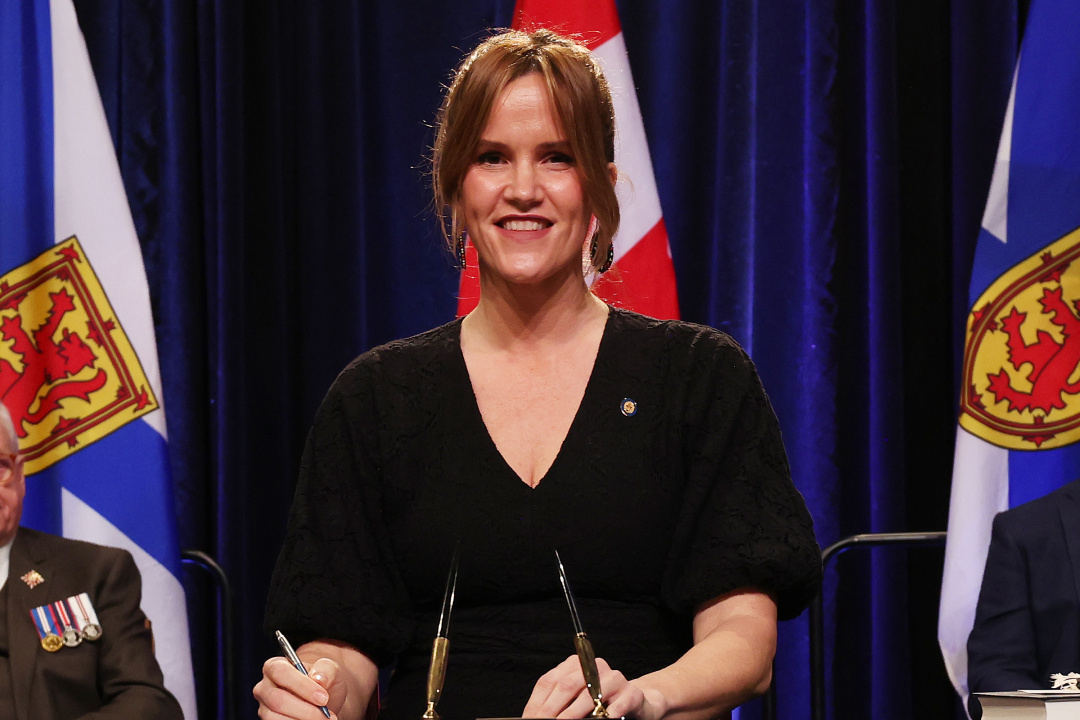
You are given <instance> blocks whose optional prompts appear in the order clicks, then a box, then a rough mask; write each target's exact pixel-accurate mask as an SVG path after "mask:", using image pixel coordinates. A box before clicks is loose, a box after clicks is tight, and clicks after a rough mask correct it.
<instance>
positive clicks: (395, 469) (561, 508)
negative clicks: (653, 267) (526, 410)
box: [266, 309, 821, 720]
mask: <svg viewBox="0 0 1080 720" xmlns="http://www.w3.org/2000/svg"><path fill="white" fill-rule="evenodd" d="M460 329H461V323H460V321H456V322H453V323H450V324H449V325H446V326H443V327H440V328H437V329H435V330H432V331H429V332H427V333H424V334H422V335H419V336H417V337H414V338H410V339H407V340H401V341H397V342H393V343H390V344H388V345H384V346H382V347H379V348H375V349H373V350H371V351H369V352H367V353H365V354H364V355H362V356H360V357H359V358H357V359H356V360H355V361H354V362H353V363H352V364H350V365H349V367H347V368H346V369H345V370H344V371H343V372H342V373H341V375H340V376H339V377H338V379H337V380H336V381H335V383H334V385H333V386H332V387H331V388H330V391H329V392H328V394H327V396H326V398H325V400H324V401H323V404H322V407H321V408H320V410H319V413H318V415H317V417H316V419H315V423H314V426H313V427H312V429H311V433H310V436H309V438H308V443H307V447H306V450H305V452H304V458H303V461H302V465H301V469H300V480H299V484H298V486H297V491H296V498H295V501H294V504H293V508H292V514H291V518H290V521H289V533H288V538H287V539H286V541H285V545H284V547H283V549H282V551H281V556H280V557H279V559H278V564H277V569H276V571H275V574H274V579H273V582H272V586H271V589H270V596H269V601H268V605H267V614H266V626H267V628H268V629H272V628H279V629H281V630H282V631H284V632H285V634H286V635H288V636H289V638H290V639H291V640H293V642H294V644H297V645H299V644H300V643H303V642H306V641H308V640H312V639H316V638H320V637H325V638H335V639H338V640H343V641H346V642H349V643H351V644H353V645H355V646H356V647H358V648H359V649H361V650H362V651H363V652H365V653H366V654H368V655H369V656H371V657H372V658H373V659H375V661H376V662H378V663H380V665H383V666H389V665H393V666H394V668H395V669H394V673H393V676H392V678H391V681H390V689H389V693H388V696H387V697H385V698H384V699H383V700H384V704H383V712H382V715H383V716H384V717H389V718H411V719H413V720H415V719H416V718H419V716H420V714H421V713H422V712H423V710H424V707H425V705H424V684H425V678H426V672H427V662H428V656H429V653H430V650H431V642H432V639H433V638H434V636H435V630H436V624H437V616H438V612H439V607H440V604H441V600H442V594H443V588H444V584H445V580H446V574H447V570H448V568H449V565H450V557H451V554H452V551H453V547H454V545H455V543H460V548H461V550H460V558H461V560H460V574H459V579H458V584H457V602H456V604H455V606H454V614H453V618H452V621H451V625H450V633H449V635H450V661H449V669H448V672H447V678H446V684H445V688H444V691H443V696H442V699H441V701H440V703H439V712H440V714H441V715H442V716H443V717H444V718H447V719H448V720H459V719H464V718H475V717H499V716H514V715H519V714H520V713H521V710H522V709H523V707H524V705H525V701H526V700H527V699H528V696H529V693H530V692H531V690H532V686H533V684H534V683H535V681H536V679H537V678H538V677H539V676H540V675H541V674H542V673H544V672H545V671H547V670H548V669H550V668H552V667H554V666H555V665H556V664H558V663H559V662H561V661H562V660H564V659H565V658H566V657H567V656H569V655H572V654H573V652H574V646H573V629H572V626H571V622H570V617H569V614H568V612H567V609H566V606H565V603H564V601H563V598H562V595H561V592H560V589H559V584H558V576H557V571H556V563H555V555H554V550H555V549H558V550H559V553H560V554H561V556H562V558H563V562H564V564H565V566H566V569H567V572H568V574H569V576H570V580H571V583H572V585H573V587H574V590H575V593H576V594H577V596H578V605H579V609H580V611H581V615H582V619H583V622H584V625H585V628H586V630H587V631H588V633H589V635H590V637H591V638H592V641H593V644H594V646H595V648H596V652H597V655H598V656H600V657H604V658H605V659H607V660H608V661H609V662H610V663H611V665H612V666H614V667H616V668H618V669H620V670H622V671H623V672H624V673H625V674H626V676H627V677H631V678H633V677H637V676H640V675H642V674H644V673H647V672H650V671H653V670H656V669H659V668H661V667H664V666H666V665H668V664H670V663H672V662H673V661H675V660H676V659H677V658H678V657H679V656H680V655H681V654H682V653H683V652H685V651H686V649H687V648H688V647H689V646H690V644H691V619H692V616H693V612H694V609H695V608H696V607H697V606H698V605H699V604H700V603H702V602H704V601H707V600H709V599H711V598H714V597H717V596H719V595H722V594H724V593H726V592H728V591H730V590H733V589H736V588H740V587H746V586H755V587H758V588H762V589H765V590H768V591H769V592H771V593H773V594H774V596H775V597H776V599H777V601H778V603H779V609H780V615H781V617H782V618H785V617H792V616H794V615H796V614H798V613H799V612H800V611H801V610H802V608H803V607H804V606H805V604H806V603H807V602H808V601H809V599H810V598H811V597H812V595H813V593H814V592H815V591H816V589H817V586H818V583H819V581H820V572H821V564H820V554H819V550H818V546H817V544H816V542H815V539H814V533H813V528H812V524H811V520H810V516H809V514H808V512H807V510H806V506H805V504H804V503H803V499H802V497H801V496H800V495H799V493H798V492H797V491H796V490H795V488H794V486H793V485H792V483H791V480H790V476H789V472H788V465H787V459H786V457H785V454H784V448H783V444H782V441H781V438H780V431H779V427H778V426H777V422H776V418H775V416H774V414H773V411H772V408H771V406H770V405H769V401H768V399H767V398H766V396H765V393H764V391H763V390H762V388H761V384H760V382H759V380H758V377H757V374H756V372H755V371H754V368H753V365H752V364H751V362H750V360H749V359H748V358H747V356H746V355H745V353H744V352H743V351H742V350H741V348H739V347H738V345H736V344H735V342H734V341H733V340H731V339H730V338H729V337H727V336H726V335H724V334H723V333H720V332H718V331H716V330H713V329H711V328H707V327H703V326H699V325H693V324H690V323H684V322H673V321H657V320H652V319H650V318H646V317H643V316H640V315H636V314H633V313H629V312H626V311H622V310H617V309H613V310H611V312H610V314H609V318H608V321H607V325H606V327H605V330H604V335H603V338H602V340H601V343H600V347H599V350H598V353H597V358H596V364H595V366H594V368H593V372H592V376H591V378H590V380H589V384H588V387H587V388H586V391H585V396H584V398H583V399H582V403H581V406H580V408H579V409H578V413H577V415H576V417H575V419H574V421H573V423H572V425H571V427H570V430H569V433H568V434H567V437H566V439H565V440H564V442H563V445H562V448H561V449H560V451H559V454H558V456H557V457H556V459H555V461H554V463H553V464H552V466H551V468H550V470H549V471H548V472H547V474H546V475H545V476H544V477H543V479H542V480H541V481H540V483H539V484H538V485H537V487H536V488H530V487H528V486H527V485H526V484H524V483H523V482H522V481H521V480H520V479H519V478H518V476H517V475H516V474H515V473H514V472H513V470H511V468H510V467H509V466H508V465H507V464H506V462H505V461H504V460H503V458H502V456H501V455H500V454H499V452H498V450H497V449H496V447H495V445H494V443H493V442H492V440H491V438H490V436H489V435H488V433H487V430H486V428H485V426H484V424H483V420H482V418H481V416H480V411H479V409H478V408H477V405H476V399H475V397H474V395H473V392H472V387H471V385H470V382H469V376H468V372H467V370H466V366H465V361H464V359H463V357H462V354H461V348H460V344H459V337H460Z"/></svg>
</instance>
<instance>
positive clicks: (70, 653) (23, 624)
mask: <svg viewBox="0 0 1080 720" xmlns="http://www.w3.org/2000/svg"><path fill="white" fill-rule="evenodd" d="M32 571H36V572H37V575H39V576H40V577H41V582H39V583H37V584H36V586H35V587H30V585H31V584H33V583H32V582H31V583H28V582H26V581H25V580H23V579H22V578H23V576H24V575H27V573H31V572H32ZM83 592H85V593H88V594H89V596H90V599H91V602H92V603H93V607H94V610H95V611H96V613H97V617H98V621H99V625H100V626H101V637H100V638H99V639H97V640H96V641H93V642H91V641H89V640H84V641H83V642H82V643H80V644H79V645H77V646H75V647H66V646H65V647H61V648H60V649H59V650H57V651H56V652H47V651H46V650H45V649H44V648H43V647H42V643H41V638H40V636H39V634H38V632H37V629H36V627H35V625H34V622H33V619H32V617H31V614H30V611H31V610H32V609H34V608H36V607H38V606H41V605H46V604H49V603H53V602H55V601H57V600H63V599H66V598H68V597H71V596H73V595H78V594H80V593H83ZM141 597H142V582H141V579H140V576H139V571H138V569H137V568H136V566H135V561H134V560H133V559H132V557H131V554H130V553H128V552H127V551H126V550H120V549H116V548H109V547H103V546H100V545H93V544H90V543H85V542H79V541H76V540H67V539H64V538H61V537H56V536H55V535H48V534H45V533H40V532H37V531H35V530H30V529H27V528H19V530H18V531H17V533H16V535H15V541H14V543H13V544H12V546H11V565H10V569H9V572H8V579H7V583H6V584H5V586H4V588H3V590H2V591H0V599H2V602H0V623H2V627H0V667H2V666H3V658H2V655H3V654H4V648H5V647H6V650H7V655H8V668H9V674H8V676H7V677H3V678H0V693H4V694H6V697H0V716H3V717H4V718H5V720H6V718H7V717H8V714H7V713H8V712H13V713H14V718H15V720H69V719H74V718H79V719H80V720H114V719H115V720H128V719H130V718H139V719H140V720H183V713H182V712H181V710H180V705H179V704H178V703H177V701H176V699H175V698H174V697H173V696H172V695H171V694H170V693H169V691H167V690H166V689H165V686H164V685H163V683H162V675H161V669H160V667H159V666H158V663H157V660H156V659H155V658H154V652H153V641H152V637H151V633H150V630H149V628H148V627H147V625H148V623H147V621H146V616H145V615H144V614H143V612H142V610H140V609H139V602H140V599H141Z"/></svg>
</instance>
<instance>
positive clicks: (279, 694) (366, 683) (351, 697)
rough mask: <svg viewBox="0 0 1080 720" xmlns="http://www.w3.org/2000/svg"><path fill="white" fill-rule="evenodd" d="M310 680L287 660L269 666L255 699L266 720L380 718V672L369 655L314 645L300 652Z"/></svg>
mask: <svg viewBox="0 0 1080 720" xmlns="http://www.w3.org/2000/svg"><path fill="white" fill-rule="evenodd" d="M296 654H297V655H298V656H299V657H300V661H301V662H302V663H304V667H306V668H307V669H308V673H309V676H308V677H304V674H303V673H302V672H300V671H299V670H297V669H296V668H295V667H293V665H292V663H290V662H289V661H288V660H286V659H285V658H283V657H272V658H270V659H269V660H267V661H266V662H265V663H263V676H262V680H260V681H259V682H258V684H256V685H255V689H254V690H252V694H253V695H254V696H255V699H256V700H258V701H259V717H260V718H262V719H263V720H284V719H286V718H291V719H292V720H326V717H325V716H324V715H323V714H322V710H320V709H319V706H325V707H326V708H327V709H328V710H330V713H331V716H332V718H333V720H338V719H339V718H340V719H341V720H375V716H376V715H377V714H378V712H379V668H378V666H376V665H375V663H374V662H373V661H372V660H371V658H369V657H368V656H367V655H365V654H364V653H362V652H360V651H359V650H357V649H356V648H355V647H353V646H352V645H349V644H348V643H344V642H340V641H338V640H328V639H324V640H313V641H311V642H308V643H304V644H303V645H301V646H300V647H298V648H297V649H296Z"/></svg>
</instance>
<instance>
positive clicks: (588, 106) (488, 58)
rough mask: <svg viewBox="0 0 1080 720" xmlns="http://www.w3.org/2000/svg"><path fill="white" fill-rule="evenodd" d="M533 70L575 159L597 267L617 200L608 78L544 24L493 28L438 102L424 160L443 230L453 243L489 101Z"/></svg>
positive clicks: (615, 222) (613, 226)
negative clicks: (592, 221) (428, 158)
mask: <svg viewBox="0 0 1080 720" xmlns="http://www.w3.org/2000/svg"><path fill="white" fill-rule="evenodd" d="M534 72H536V73H540V75H542V76H543V78H544V80H545V82H546V84H547V88H548V92H549V93H550V96H551V102H552V105H553V106H554V108H555V113H556V115H557V116H558V118H559V121H560V122H561V123H562V126H563V130H564V131H565V132H566V134H567V140H568V141H569V143H570V149H571V151H572V152H573V154H574V158H575V159H576V161H577V171H578V178H579V179H580V181H581V187H582V190H583V192H584V195H585V201H586V206H587V207H588V208H589V210H591V211H592V213H593V214H594V215H596V218H597V221H598V223H599V229H598V230H597V232H596V247H597V250H596V254H595V256H594V258H593V267H594V268H599V267H600V266H601V265H602V264H603V263H604V260H605V259H606V258H607V253H608V248H609V247H610V246H611V240H612V238H613V237H614V235H615V231H616V230H617V229H618V227H619V201H618V199H617V198H616V197H615V188H614V186H613V185H612V182H611V174H610V171H609V170H608V163H613V162H615V110H614V108H613V106H612V103H611V91H610V90H609V89H608V84H607V80H606V79H605V78H604V74H603V72H602V71H601V70H600V65H599V63H598V62H597V61H596V58H594V57H593V56H592V53H590V52H589V50H588V48H586V47H585V46H584V45H582V44H581V43H579V42H577V41H575V40H572V39H570V38H568V37H564V36H562V35H559V34H557V33H554V32H552V31H550V30H544V29H540V30H535V31H532V32H527V33H526V32H521V31H518V30H510V31H507V32H504V33H501V34H499V35H494V36H492V37H490V38H488V39H487V40H485V41H484V42H482V43H480V45H479V46H478V47H477V48H476V49H475V50H473V51H472V52H471V53H470V54H469V56H468V57H467V58H465V60H464V62H462V63H461V66H460V67H459V68H458V69H457V72H456V73H455V74H454V79H453V82H451V83H450V88H449V89H448V90H447V91H446V97H444V98H443V103H442V107H441V108H440V109H439V115H438V120H437V133H436V136H435V147H434V150H433V153H432V162H431V164H432V176H433V185H434V191H435V209H436V212H438V214H439V218H440V220H441V221H442V231H443V236H444V237H445V238H446V242H447V244H448V245H449V246H450V248H451V250H453V248H454V244H455V242H456V240H457V238H458V237H459V236H460V235H461V233H462V232H463V231H464V228H463V226H462V222H461V218H460V213H459V212H458V206H459V203H460V202H461V185H462V182H463V180H464V178H465V173H466V171H468V169H469V166H470V165H471V164H472V162H473V161H474V160H475V158H474V157H473V155H474V153H475V151H476V147H477V145H478V144H479V142H480V135H481V133H483V131H484V127H486V126H487V122H488V116H489V115H490V114H491V108H492V106H493V105H494V104H495V100H496V99H497V98H498V97H499V94H500V93H502V91H503V90H504V89H505V88H506V86H507V85H509V84H510V83H512V82H513V81H515V80H517V79H518V78H520V77H523V76H525V75H528V74H529V73H534ZM448 213H449V222H447V220H448V219H447V214H448Z"/></svg>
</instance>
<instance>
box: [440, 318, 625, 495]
mask: <svg viewBox="0 0 1080 720" xmlns="http://www.w3.org/2000/svg"><path fill="white" fill-rule="evenodd" d="M617 312H618V309H617V308H615V307H613V306H609V307H608V314H607V318H605V319H604V330H603V332H602V333H601V335H600V344H599V345H597V347H596V357H595V358H593V366H592V369H591V370H590V371H589V379H588V380H587V381H586V383H585V392H583V393H582V394H581V401H580V402H579V403H578V406H577V410H575V411H574V418H573V419H572V420H571V421H570V427H569V428H567V430H566V435H565V436H563V439H562V442H561V443H559V450H558V452H556V453H555V457H554V458H553V459H552V461H551V464H550V465H548V468H547V470H545V471H544V474H543V475H542V476H541V477H540V479H539V480H537V481H536V484H535V485H530V484H529V483H527V482H525V480H524V479H523V478H522V477H521V475H519V474H518V472H517V471H516V470H514V468H512V467H511V466H510V463H509V462H507V461H506V457H505V456H504V455H503V454H502V451H501V450H499V446H498V445H496V444H495V440H494V438H492V436H491V431H490V430H489V429H488V426H487V423H486V422H485V421H484V414H483V413H482V412H480V403H479V402H478V401H477V399H476V391H475V390H474V389H473V385H472V376H470V375H469V366H468V364H467V363H466V362H465V353H464V352H463V351H462V349H461V327H462V323H461V320H458V323H457V333H456V335H455V339H456V341H457V353H456V362H457V364H458V369H459V371H460V372H461V373H462V374H463V375H464V377H465V382H464V383H463V386H464V394H465V395H467V396H468V401H467V402H468V404H469V409H470V410H471V411H472V413H473V417H474V418H475V421H476V422H477V423H478V424H479V426H480V428H481V430H482V434H483V436H484V438H485V440H486V442H485V443H484V444H485V445H486V446H487V448H488V450H489V451H490V452H491V453H493V454H494V456H495V457H496V458H498V461H499V463H500V464H501V465H502V467H503V468H504V470H505V471H506V473H507V474H508V475H509V477H510V478H511V479H512V480H513V481H514V482H516V483H517V484H518V485H520V486H521V487H522V488H523V489H525V490H527V491H530V492H536V491H537V490H539V489H540V487H542V486H544V485H546V484H547V483H548V479H549V478H552V476H553V474H554V471H555V469H556V467H557V466H559V465H560V464H561V463H562V462H563V460H562V458H563V455H564V454H565V451H566V447H567V445H568V444H570V443H571V441H572V440H573V439H574V437H575V435H576V434H578V425H579V424H580V423H581V415H582V412H583V411H584V409H585V406H586V404H587V403H588V401H589V397H590V394H591V393H593V392H594V390H595V386H596V380H597V368H598V367H599V366H600V362H601V359H602V357H603V355H604V353H605V349H606V347H607V346H608V345H609V344H610V337H611V332H612V330H611V328H612V325H613V323H614V322H615V314H616V313H617ZM552 479H553V478H552Z"/></svg>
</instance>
